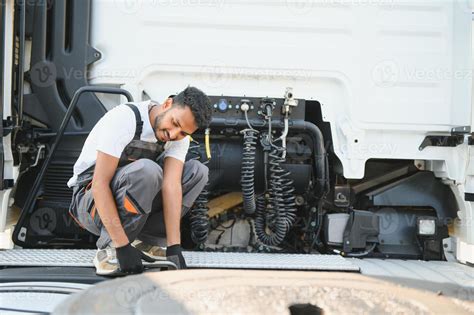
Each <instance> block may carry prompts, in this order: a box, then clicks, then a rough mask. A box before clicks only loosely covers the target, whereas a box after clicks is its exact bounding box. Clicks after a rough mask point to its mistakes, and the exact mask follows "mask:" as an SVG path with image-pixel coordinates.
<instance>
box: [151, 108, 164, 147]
mask: <svg viewBox="0 0 474 315" xmlns="http://www.w3.org/2000/svg"><path fill="white" fill-rule="evenodd" d="M165 114H166V112H164V113H162V114H159V115H156V117H155V123H154V124H153V132H154V133H155V137H156V134H157V131H161V129H160V127H161V123H162V121H163V118H164V117H165ZM162 134H163V135H164V134H165V133H164V132H162ZM157 140H158V141H160V142H166V141H161V140H160V139H158V138H157Z"/></svg>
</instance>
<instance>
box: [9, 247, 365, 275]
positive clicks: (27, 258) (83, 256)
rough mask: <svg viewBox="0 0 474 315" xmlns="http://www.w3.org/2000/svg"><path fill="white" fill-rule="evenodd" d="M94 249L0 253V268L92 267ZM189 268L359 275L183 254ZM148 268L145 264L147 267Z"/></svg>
mask: <svg viewBox="0 0 474 315" xmlns="http://www.w3.org/2000/svg"><path fill="white" fill-rule="evenodd" d="M95 253H96V250H93V249H8V250H2V251H0V267H7V266H14V267H33V266H35V267H66V266H70V267H93V263H92V260H93V259H94V256H95ZM183 255H184V258H185V259H186V264H187V265H188V267H190V268H223V269H280V270H321V271H355V272H358V271H359V267H358V266H357V265H355V264H353V263H352V262H351V260H350V259H344V258H343V257H341V256H337V255H305V254H260V253H221V252H190V251H188V252H184V253H183ZM145 264H146V263H145Z"/></svg>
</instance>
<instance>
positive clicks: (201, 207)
mask: <svg viewBox="0 0 474 315" xmlns="http://www.w3.org/2000/svg"><path fill="white" fill-rule="evenodd" d="M208 194H209V192H208V190H207V184H206V186H205V187H204V189H203V190H202V191H201V193H200V194H199V196H198V197H197V199H196V201H195V202H194V206H193V207H192V209H191V213H190V217H189V221H190V226H191V239H192V240H193V242H194V243H195V244H197V245H200V244H204V243H205V242H206V240H207V237H208V235H209V226H210V224H209V216H208V211H209V208H208V206H207V202H208V199H207V197H208Z"/></svg>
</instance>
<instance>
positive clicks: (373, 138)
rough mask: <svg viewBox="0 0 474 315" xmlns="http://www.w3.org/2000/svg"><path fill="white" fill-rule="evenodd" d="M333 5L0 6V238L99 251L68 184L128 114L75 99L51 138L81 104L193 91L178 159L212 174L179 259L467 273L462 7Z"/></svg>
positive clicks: (467, 21) (466, 49)
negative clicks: (279, 258)
mask: <svg viewBox="0 0 474 315" xmlns="http://www.w3.org/2000/svg"><path fill="white" fill-rule="evenodd" d="M336 2H337V3H327V2H324V1H321V2H319V1H307V2H302V1H271V2H268V3H266V2H262V3H260V2H259V3H249V2H245V3H239V2H232V3H230V2H229V3H227V2H225V1H224V2H220V1H209V2H206V3H200V2H199V3H194V2H192V1H191V2H189V3H184V2H183V3H180V2H173V1H171V2H160V1H137V2H129V1H39V0H38V1H25V2H20V3H14V2H13V1H8V0H3V1H2V6H1V8H2V12H1V17H2V30H3V33H2V36H3V37H4V40H3V41H2V45H3V47H2V50H1V52H2V54H3V55H2V56H3V59H2V60H3V63H2V72H1V74H2V82H3V84H2V94H1V98H2V105H3V106H2V112H3V128H2V135H3V149H2V166H3V167H2V168H0V171H1V172H2V173H1V176H2V181H0V185H2V187H1V188H2V190H1V193H0V196H1V205H2V207H1V209H0V229H1V230H4V231H5V230H8V228H9V230H8V231H9V232H10V233H11V235H10V234H8V236H6V237H4V239H10V237H11V238H12V239H13V242H14V244H15V245H17V246H19V247H23V248H49V249H72V248H75V249H81V248H82V249H87V248H94V246H95V237H94V236H93V235H91V234H89V233H88V232H86V231H84V230H83V229H81V228H80V227H79V226H78V225H77V224H76V223H75V222H74V220H72V219H71V218H70V217H69V216H68V207H69V203H70V198H71V190H70V189H69V188H68V187H67V186H66V182H67V180H68V179H69V178H70V176H71V175H72V166H73V164H74V162H75V161H76V159H77V157H78V156H79V153H80V151H81V148H82V145H83V143H84V141H85V139H86V137H87V135H88V133H89V131H90V130H91V128H92V127H93V126H94V124H95V123H96V122H97V121H98V120H99V119H100V118H101V117H102V116H103V115H104V114H105V113H106V112H107V110H109V109H110V108H112V107H114V106H116V105H118V104H120V103H123V102H125V101H126V98H125V97H123V96H120V95H116V94H107V93H84V94H83V95H82V96H81V97H80V98H79V99H78V100H77V106H76V107H75V108H74V109H73V110H71V119H70V121H69V122H68V124H67V125H66V129H65V132H64V134H63V135H62V136H61V137H58V131H60V127H61V124H62V123H64V122H65V120H64V117H65V114H66V112H67V111H68V108H69V106H71V104H72V102H71V101H72V99H73V97H74V95H75V93H76V92H77V91H78V90H79V89H81V88H83V87H85V86H94V87H106V88H115V89H122V90H123V91H126V92H128V93H130V96H131V98H133V99H134V100H135V101H141V100H147V99H153V100H157V101H162V100H164V99H165V98H166V97H168V96H169V95H172V94H175V93H176V92H178V91H179V90H181V89H182V88H184V87H186V86H187V85H188V84H190V85H194V86H197V87H199V88H200V89H202V90H203V91H204V92H206V93H207V94H208V95H209V96H210V99H211V101H212V106H213V120H212V123H211V125H210V127H209V129H208V130H199V131H198V132H197V133H196V134H194V135H193V142H192V144H191V149H190V151H189V154H188V158H189V159H199V160H200V161H201V162H203V163H205V164H206V165H207V166H208V168H209V182H208V185H207V187H206V189H205V191H203V193H202V194H201V196H200V197H199V198H198V200H197V201H196V202H195V205H194V208H193V209H192V211H191V212H190V215H189V216H188V217H186V218H185V219H184V221H183V223H182V230H183V237H184V239H185V246H186V247H187V249H188V250H190V251H193V252H203V251H204V252H208V251H212V252H228V251H232V252H237V253H242V252H245V253H251V254H255V255H257V254H261V253H280V254H281V253H289V254H308V255H309V254H313V255H314V254H321V255H342V256H344V257H366V258H369V257H372V258H396V259H415V260H416V259H423V260H441V261H443V260H446V259H447V256H452V257H454V258H455V259H456V260H457V261H459V262H460V263H463V264H472V263H474V224H473V223H474V213H473V208H472V207H473V202H474V179H473V178H474V177H473V176H474V169H473V164H472V157H471V155H472V153H471V146H472V145H473V143H474V140H473V139H472V133H471V132H472V115H473V111H472V101H471V97H472V77H471V75H472V72H471V69H472V52H471V43H472V40H471V27H472V18H471V9H470V7H469V6H467V5H466V3H465V1H441V0H433V1H414V2H413V1H411V2H406V1H395V0H394V1H379V2H377V4H373V5H369V4H368V3H365V4H364V3H362V2H361V3H352V2H346V1H340V2H339V1H336ZM55 141H56V142H57V146H56V145H53V144H54V143H55ZM53 147H55V149H56V150H55V152H54V155H51V149H52V148H53ZM206 147H207V148H206ZM48 157H49V158H50V161H48V167H47V168H45V172H44V173H43V172H41V171H40V170H41V168H42V166H43V163H44V162H45V160H47V159H48ZM35 183H36V184H35ZM32 187H33V188H34V187H36V188H37V189H36V188H35V189H32ZM216 200H218V201H219V202H222V203H221V204H219V202H217V201H216ZM222 204H224V206H222ZM15 211H20V214H19V215H18V220H17V221H16V220H13V222H12V223H13V224H14V227H12V226H11V225H7V216H8V213H15ZM6 243H8V242H6ZM195 254H197V253H195Z"/></svg>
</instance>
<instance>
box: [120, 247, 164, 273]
mask: <svg viewBox="0 0 474 315" xmlns="http://www.w3.org/2000/svg"><path fill="white" fill-rule="evenodd" d="M115 251H116V254H117V260H118V264H119V268H120V271H121V272H123V273H126V274H136V273H142V272H143V264H142V259H143V260H144V261H147V262H154V261H155V260H154V259H153V258H151V257H149V256H147V255H145V254H144V253H143V252H142V251H140V250H138V249H136V248H135V247H133V246H132V245H130V244H127V245H125V246H122V247H118V248H116V249H115Z"/></svg>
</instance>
